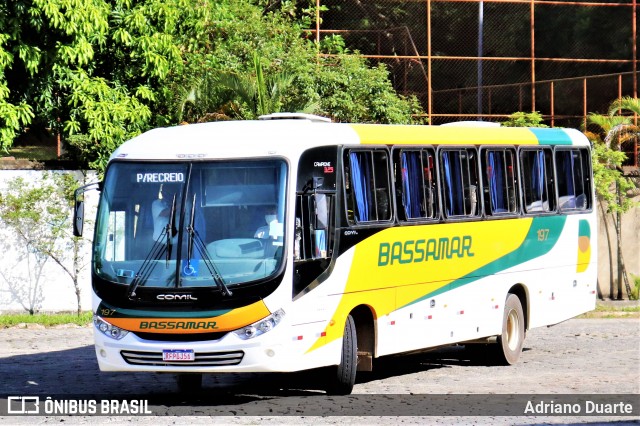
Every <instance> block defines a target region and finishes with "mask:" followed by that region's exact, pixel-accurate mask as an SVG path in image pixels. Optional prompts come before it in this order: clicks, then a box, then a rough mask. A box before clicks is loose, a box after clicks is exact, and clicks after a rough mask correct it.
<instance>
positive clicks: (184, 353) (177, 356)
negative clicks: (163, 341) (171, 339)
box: [162, 349, 196, 361]
mask: <svg viewBox="0 0 640 426" xmlns="http://www.w3.org/2000/svg"><path fill="white" fill-rule="evenodd" d="M162 360H163V361H195V360H196V354H195V353H194V352H193V349H165V350H163V351H162Z"/></svg>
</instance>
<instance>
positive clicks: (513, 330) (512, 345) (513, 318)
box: [507, 309, 520, 351]
mask: <svg viewBox="0 0 640 426" xmlns="http://www.w3.org/2000/svg"><path fill="white" fill-rule="evenodd" d="M519 325H520V318H518V314H517V312H516V310H515V309H512V310H511V311H509V315H508V316H507V346H509V349H511V350H512V351H515V350H516V349H517V348H518V341H519V340H520V336H519V333H520V327H519Z"/></svg>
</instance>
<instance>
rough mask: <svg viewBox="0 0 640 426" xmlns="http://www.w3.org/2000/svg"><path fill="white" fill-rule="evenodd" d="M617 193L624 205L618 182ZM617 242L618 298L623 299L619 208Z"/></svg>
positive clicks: (619, 201)
mask: <svg viewBox="0 0 640 426" xmlns="http://www.w3.org/2000/svg"><path fill="white" fill-rule="evenodd" d="M616 194H617V195H618V205H622V194H621V193H620V187H619V186H618V185H617V184H616ZM616 240H617V241H616V244H617V245H618V297H617V299H618V300H622V269H623V268H622V213H621V212H620V210H619V209H618V212H617V213H616Z"/></svg>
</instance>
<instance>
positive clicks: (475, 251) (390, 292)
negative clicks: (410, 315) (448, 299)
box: [309, 218, 533, 351]
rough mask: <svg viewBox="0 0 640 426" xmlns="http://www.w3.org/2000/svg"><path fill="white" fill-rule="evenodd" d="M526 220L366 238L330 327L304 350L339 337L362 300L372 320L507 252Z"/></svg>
mask: <svg viewBox="0 0 640 426" xmlns="http://www.w3.org/2000/svg"><path fill="white" fill-rule="evenodd" d="M532 220H533V219H531V218H518V219H506V220H493V221H482V222H460V223H447V224H432V225H425V226H403V227H394V228H389V229H386V230H384V231H381V232H379V233H377V234H375V235H373V236H371V237H370V238H367V239H366V240H365V241H362V242H361V243H359V244H358V245H357V246H356V248H355V253H354V256H353V261H352V263H351V271H350V273H349V277H348V280H347V284H346V287H345V290H344V294H343V295H342V297H341V300H340V303H339V304H338V307H337V309H336V312H335V313H334V315H333V316H332V319H333V324H334V325H333V326H332V325H329V326H327V328H326V330H325V332H326V338H324V339H319V340H317V341H316V342H315V343H314V345H313V346H312V347H311V348H310V349H309V351H313V350H315V349H317V348H319V347H321V346H322V345H324V344H327V343H329V342H331V341H333V340H335V339H339V338H341V337H342V335H343V331H344V330H343V325H344V323H345V320H346V317H347V315H348V314H349V312H351V310H352V309H353V308H354V307H355V306H357V305H359V304H360V303H361V301H362V300H363V299H366V300H367V301H368V303H367V305H368V306H369V307H370V309H371V311H372V312H373V315H374V319H377V318H380V317H383V316H385V315H388V314H390V313H392V312H393V311H395V310H396V309H398V308H400V307H402V306H406V305H408V304H411V303H412V302H415V301H417V300H418V299H420V298H421V297H423V296H425V295H427V294H430V293H433V292H437V291H438V290H441V292H444V291H445V290H446V286H447V285H448V284H449V283H451V282H452V281H455V280H456V279H459V278H460V277H463V276H467V275H468V274H470V273H472V272H473V271H475V270H478V269H480V268H481V267H482V266H485V265H487V264H489V263H491V262H493V261H495V260H496V259H500V258H502V257H503V256H505V255H507V254H509V253H511V252H512V251H514V250H516V249H517V248H518V247H520V246H521V245H522V243H523V241H524V240H525V237H526V236H527V233H528V232H529V228H530V226H531V223H532ZM400 287H401V288H400ZM365 292H366V293H367V295H366V298H365V297H363V293H365Z"/></svg>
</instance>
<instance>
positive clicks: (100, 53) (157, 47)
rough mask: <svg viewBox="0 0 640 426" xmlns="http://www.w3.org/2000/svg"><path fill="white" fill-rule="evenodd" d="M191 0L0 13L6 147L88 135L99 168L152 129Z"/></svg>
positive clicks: (189, 19)
mask: <svg viewBox="0 0 640 426" xmlns="http://www.w3.org/2000/svg"><path fill="white" fill-rule="evenodd" d="M194 3H195V2H194V1H190V0H166V1H165V0H163V1H160V0H145V1H136V0H114V1H104V0H25V1H20V2H3V3H2V4H1V5H0V147H2V148H3V149H5V150H6V148H8V147H9V146H11V144H12V143H13V139H14V137H15V135H16V132H17V131H18V130H20V129H21V128H23V127H26V126H29V127H32V128H34V127H41V128H50V129H53V131H54V132H58V133H61V134H62V135H63V136H64V137H67V136H69V135H72V134H83V135H86V139H88V140H89V141H90V143H89V144H88V146H87V147H85V148H89V147H90V149H91V150H92V151H93V152H94V155H93V156H92V166H94V167H98V168H99V167H101V166H102V165H104V163H105V159H106V157H108V155H109V154H110V153H111V151H113V149H114V148H115V147H116V146H118V145H119V144H120V143H122V142H123V141H124V140H126V139H128V138H130V137H132V136H133V135H136V134H138V133H140V132H141V131H143V130H146V129H147V128H148V127H149V126H150V125H151V124H152V121H151V118H152V111H153V109H154V106H155V105H154V102H155V100H156V98H157V91H158V90H159V87H160V86H161V84H162V82H163V81H164V80H165V79H166V78H167V76H168V75H169V74H170V73H171V72H174V71H175V70H177V69H179V68H180V67H181V64H182V52H181V50H180V44H179V43H178V39H177V35H178V34H180V31H181V29H182V25H183V22H186V23H193V22H194V20H195V19H197V16H194V14H197V12H198V10H199V9H198V8H193V7H192V6H193V5H194Z"/></svg>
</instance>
